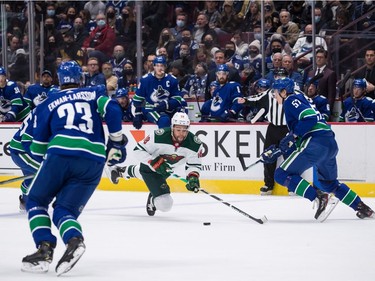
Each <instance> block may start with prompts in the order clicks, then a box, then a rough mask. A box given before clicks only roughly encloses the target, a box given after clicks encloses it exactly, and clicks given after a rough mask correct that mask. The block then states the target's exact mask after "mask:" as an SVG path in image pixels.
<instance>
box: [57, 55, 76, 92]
mask: <svg viewBox="0 0 375 281" xmlns="http://www.w3.org/2000/svg"><path fill="white" fill-rule="evenodd" d="M57 77H58V78H59V83H60V86H62V85H65V84H80V82H81V77H82V68H81V67H80V65H79V64H78V63H77V62H75V61H66V62H63V63H61V64H60V66H59V68H58V70H57Z"/></svg>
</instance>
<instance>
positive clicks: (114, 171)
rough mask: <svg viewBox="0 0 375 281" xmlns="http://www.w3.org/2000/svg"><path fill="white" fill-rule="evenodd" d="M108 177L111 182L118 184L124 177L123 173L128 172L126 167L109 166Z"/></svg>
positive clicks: (107, 168)
mask: <svg viewBox="0 0 375 281" xmlns="http://www.w3.org/2000/svg"><path fill="white" fill-rule="evenodd" d="M106 170H107V176H108V177H109V179H110V180H111V182H112V183H113V184H118V182H119V180H120V178H122V177H123V173H124V172H125V171H126V166H125V167H118V166H107V167H106Z"/></svg>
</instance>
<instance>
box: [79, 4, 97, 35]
mask: <svg viewBox="0 0 375 281" xmlns="http://www.w3.org/2000/svg"><path fill="white" fill-rule="evenodd" d="M78 15H79V16H80V17H81V18H82V22H83V26H84V27H85V30H86V31H87V32H89V33H90V32H91V31H93V30H94V29H95V27H96V21H95V18H94V19H91V14H90V11H89V10H86V9H83V10H81V11H79V13H78Z"/></svg>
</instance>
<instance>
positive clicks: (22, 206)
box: [18, 195, 26, 213]
mask: <svg viewBox="0 0 375 281" xmlns="http://www.w3.org/2000/svg"><path fill="white" fill-rule="evenodd" d="M18 199H19V200H20V206H19V208H20V212H21V213H24V212H26V201H25V199H23V195H20V196H19V197H18Z"/></svg>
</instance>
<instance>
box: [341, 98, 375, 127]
mask: <svg viewBox="0 0 375 281" xmlns="http://www.w3.org/2000/svg"><path fill="white" fill-rule="evenodd" d="M339 121H340V122H373V121H374V113H373V112H372V99H370V98H368V97H362V98H361V99H353V98H352V97H348V98H347V99H345V100H344V102H343V108H342V112H341V114H340V120H339Z"/></svg>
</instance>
